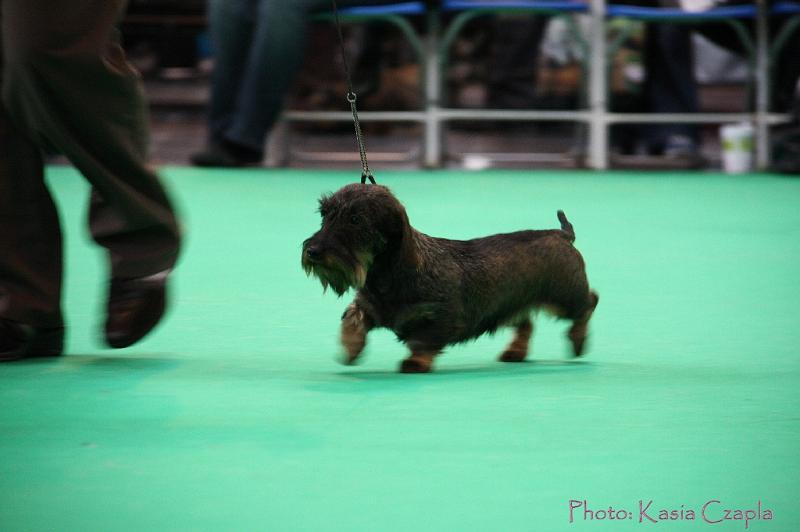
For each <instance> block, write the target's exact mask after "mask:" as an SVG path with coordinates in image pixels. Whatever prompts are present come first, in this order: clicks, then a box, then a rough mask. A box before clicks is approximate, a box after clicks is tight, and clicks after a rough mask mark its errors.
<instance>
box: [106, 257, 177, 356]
mask: <svg viewBox="0 0 800 532" xmlns="http://www.w3.org/2000/svg"><path fill="white" fill-rule="evenodd" d="M168 275H169V271H163V272H160V273H157V274H155V275H151V276H148V277H140V278H136V279H112V280H111V286H110V289H109V295H108V317H107V319H106V326H105V334H106V342H107V343H108V345H109V346H111V347H114V348H122V347H128V346H130V345H133V344H135V343H136V342H138V341H139V340H141V339H142V338H144V337H145V336H146V335H147V333H149V332H150V331H151V330H153V327H155V326H156V324H157V323H158V322H159V321H160V320H161V317H162V316H163V315H164V310H165V309H166V303H167V298H166V285H167V276H168Z"/></svg>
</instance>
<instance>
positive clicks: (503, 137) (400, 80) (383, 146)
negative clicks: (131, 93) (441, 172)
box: [121, 0, 800, 172]
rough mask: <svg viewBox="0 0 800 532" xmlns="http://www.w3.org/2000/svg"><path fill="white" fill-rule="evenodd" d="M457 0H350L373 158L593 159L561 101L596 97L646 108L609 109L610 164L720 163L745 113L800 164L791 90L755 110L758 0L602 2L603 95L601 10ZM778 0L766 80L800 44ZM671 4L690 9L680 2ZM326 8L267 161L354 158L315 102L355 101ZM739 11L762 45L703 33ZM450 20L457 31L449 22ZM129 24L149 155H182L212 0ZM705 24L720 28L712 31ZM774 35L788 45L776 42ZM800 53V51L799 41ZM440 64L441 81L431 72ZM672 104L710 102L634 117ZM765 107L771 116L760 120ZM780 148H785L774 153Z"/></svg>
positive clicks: (201, 112)
mask: <svg viewBox="0 0 800 532" xmlns="http://www.w3.org/2000/svg"><path fill="white" fill-rule="evenodd" d="M402 4H417V3H415V2H405V3H402ZM420 4H421V3H420ZM460 4H466V5H467V7H464V5H459V3H458V2H456V3H455V4H454V3H452V2H451V3H450V5H449V6H448V2H446V1H445V2H428V3H427V5H424V6H423V8H422V9H421V10H420V11H419V12H417V11H412V12H410V13H409V14H405V13H401V14H400V15H399V17H400V18H403V19H404V20H405V21H406V22H407V23H408V24H410V28H412V30H413V33H414V38H413V39H409V36H408V34H407V32H404V31H403V30H402V28H399V27H398V26H397V25H396V24H392V23H390V22H391V21H387V20H386V19H385V18H381V17H374V18H372V17H357V16H353V17H349V16H348V11H347V10H346V9H345V10H343V29H344V38H345V46H346V49H347V53H348V58H349V61H350V63H351V67H352V69H353V77H354V84H355V88H356V92H357V94H358V95H359V108H360V111H361V112H362V113H363V114H364V116H365V119H364V122H365V124H364V129H365V133H366V136H367V142H368V149H369V151H370V158H371V160H372V161H374V163H375V164H380V165H381V166H383V167H391V168H416V167H420V166H429V167H430V166H438V167H455V168H459V167H463V168H467V169H470V168H475V169H479V168H485V167H506V168H529V167H567V168H569V167H578V168H579V167H587V166H593V165H592V163H591V156H590V151H591V150H592V149H593V148H592V147H591V146H590V143H591V142H590V140H589V129H590V127H591V126H590V125H588V122H587V119H586V117H585V116H582V117H580V119H579V120H577V121H575V120H570V119H569V117H566V118H565V117H564V116H561V115H558V112H559V111H568V112H569V111H577V112H578V113H580V112H588V110H590V109H596V107H597V106H598V105H601V106H602V107H603V110H602V112H604V113H613V114H614V115H613V116H619V115H617V113H626V114H629V115H630V116H638V117H639V118H638V119H635V120H638V122H637V123H616V121H612V122H609V123H610V125H609V127H608V130H607V133H606V134H607V138H606V139H603V140H601V141H600V142H602V144H603V148H602V149H603V154H602V158H603V161H604V164H605V165H607V167H611V168H636V169H684V168H692V169H718V168H721V167H722V145H721V142H720V126H721V125H724V124H726V123H740V122H750V123H751V124H752V125H753V126H754V127H755V134H756V135H758V134H759V132H760V131H765V130H766V131H770V132H771V139H770V140H771V143H770V146H769V148H768V149H769V151H770V154H769V156H765V157H764V159H765V160H766V159H768V160H769V162H768V165H766V166H767V167H768V168H770V169H777V170H780V171H790V172H793V171H798V169H800V161H798V160H797V159H800V152H797V153H790V154H789V155H786V153H787V152H792V150H794V149H796V148H797V144H798V141H797V138H798V137H800V135H798V134H797V133H796V131H795V130H796V129H797V125H796V124H797V119H796V117H794V116H793V115H792V109H793V106H796V101H797V96H796V91H795V92H794V93H793V95H792V97H787V96H786V95H783V96H782V101H780V102H778V101H776V97H775V95H774V92H775V88H774V86H773V87H771V88H768V89H767V91H770V90H771V91H772V96H771V98H769V99H771V101H768V102H766V103H765V104H763V105H762V111H763V116H761V117H759V116H757V115H756V113H755V111H756V110H757V108H758V103H759V102H758V96H757V89H758V83H759V80H758V67H757V65H755V64H754V61H755V60H756V59H757V58H758V57H757V56H758V54H759V51H758V50H757V45H758V42H757V41H758V35H757V33H756V31H755V29H756V16H755V13H756V11H755V5H752V6H739V7H749V8H750V9H752V10H753V11H751V12H743V13H739V14H736V15H735V16H734V17H733V18H732V19H717V20H710V21H707V20H695V21H687V20H682V19H681V16H680V15H676V16H675V18H673V19H667V20H664V19H662V20H658V21H656V22H653V21H652V19H651V18H648V17H652V16H653V13H645V15H644V16H643V15H641V14H637V13H636V12H633V11H630V12H626V11H624V9H625V8H626V7H630V6H616V7H621V8H623V11H621V12H620V14H619V15H618V16H617V15H614V14H613V13H614V11H613V10H612V9H613V8H614V5H610V6H605V7H604V8H603V9H607V10H608V13H609V16H606V17H604V21H603V24H604V27H603V28H601V30H600V31H601V32H602V33H603V36H604V46H605V48H606V49H605V52H606V53H605V54H604V55H606V56H607V60H608V61H607V65H606V67H607V68H606V71H605V72H604V74H605V78H606V79H605V80H602V83H603V85H605V86H606V87H607V93H606V97H604V98H601V99H602V100H603V101H595V102H592V101H590V100H592V98H593V97H592V95H591V94H590V89H589V86H590V83H591V80H590V69H591V68H592V67H591V64H592V60H595V61H596V60H597V58H596V56H595V57H592V53H593V46H596V43H597V41H596V40H594V41H593V39H594V37H592V28H593V20H594V21H596V20H597V19H592V15H591V14H590V13H589V12H588V11H589V6H586V5H585V4H583V5H584V6H586V7H585V9H583V10H577V11H575V10H573V9H571V8H570V7H569V6H570V5H571V4H572V5H574V4H575V3H573V2H558V1H552V2H550V4H551V5H552V6H554V7H550V6H548V2H547V1H544V2H541V1H540V2H526V0H522V1H518V2H502V1H501V2H495V4H496V5H497V9H496V10H492V9H487V8H486V6H487V5H489V8H491V4H492V2H476V3H475V4H476V5H479V6H481V7H480V8H479V9H477V11H479V15H478V16H474V17H473V18H469V17H465V16H464V15H465V12H467V11H469V10H470V7H469V4H470V2H461V3H460ZM565 4H566V6H567V7H564V5H565ZM640 4H642V5H644V6H646V9H650V10H653V11H654V12H657V11H658V10H661V13H656V15H655V16H664V17H666V16H668V15H669V14H670V13H673V12H675V11H676V8H670V7H669V6H668V5H667V7H664V5H661V4H653V3H647V2H641V3H640ZM543 5H544V7H543ZM781 5H782V6H783V8H784V10H787V6H788V11H786V13H784V12H783V11H781V14H774V13H773V14H772V15H771V16H770V17H769V18H770V24H771V26H770V29H771V30H772V29H773V28H775V27H777V30H781V32H782V33H781V32H779V31H777V30H773V31H772V34H767V38H768V41H767V43H768V45H769V47H770V50H769V51H770V52H771V53H772V52H775V53H774V54H773V56H774V57H773V56H770V57H768V59H767V60H768V61H770V65H771V66H770V67H765V71H766V74H767V76H768V77H770V79H771V80H773V81H774V80H775V78H776V76H777V77H780V72H776V71H778V70H780V71H785V70H786V67H785V65H784V64H781V62H780V61H779V59H780V57H779V56H780V53H783V54H784V55H786V53H787V50H791V49H792V47H797V40H798V38H800V37H799V36H798V32H797V31H795V29H796V27H797V24H798V21H797V18H798V16H800V15H798V13H800V9H796V12H794V13H793V12H792V10H791V8H792V6H794V7H795V8H797V5H796V4H791V3H789V4H785V5H784V4H781ZM775 6H776V4H770V5H769V7H768V8H769V9H774V8H775ZM676 7H677V10H681V11H687V6H677V4H676ZM706 7H708V6H706ZM688 8H691V5H689V6H688ZM389 9H391V5H390V6H389ZM718 9H725V7H724V6H723V7H722V8H718ZM326 15H329V13H328V14H326V13H325V12H321V13H319V14H314V15H313V16H312V17H311V18H312V20H311V25H310V33H309V36H308V39H307V47H308V49H307V50H306V51H305V56H304V60H303V67H302V69H301V70H300V73H299V74H298V75H297V76H296V78H295V80H294V82H293V84H292V87H291V90H289V91H288V93H287V94H286V107H285V111H286V112H284V114H283V115H282V116H283V118H282V120H281V121H280V122H279V124H278V125H277V126H276V127H275V128H273V130H272V131H271V133H270V135H269V140H268V146H267V147H266V148H265V153H266V156H265V158H264V161H263V164H264V165H267V166H278V167H283V166H288V167H297V166H300V167H314V166H321V167H336V166H342V165H346V166H349V165H352V164H353V163H354V162H356V161H357V160H358V153H357V150H356V149H355V144H354V140H353V126H352V121H348V120H349V119H348V115H347V114H345V115H344V116H343V117H342V116H339V117H338V118H336V119H331V117H323V116H321V115H320V114H319V113H318V112H329V111H334V112H338V113H339V114H340V115H341V113H347V111H348V107H347V103H346V102H345V98H344V95H345V93H346V91H347V85H346V82H345V78H344V70H343V65H342V61H341V57H340V54H339V50H338V46H339V44H338V41H337V36H336V31H335V27H334V25H333V24H332V23H331V19H330V17H329V16H326ZM669 16H672V15H669ZM730 20H735V21H737V22H736V24H741V27H742V30H741V32H740V33H742V32H749V35H748V40H749V41H750V42H749V46H751V47H755V48H754V49H753V50H750V53H751V55H750V56H748V55H747V53H744V54H742V53H735V52H736V49H737V48H741V45H740V44H739V43H734V46H727V47H723V46H720V45H719V44H718V43H719V42H722V43H723V44H726V37H724V36H723V37H722V38H713V39H711V40H710V39H709V38H707V37H708V35H706V33H708V32H707V31H706V28H708V27H711V28H712V30H713V29H714V28H717V27H719V26H720V25H722V26H726V25H730ZM776 21H777V23H776ZM687 22H689V23H687ZM789 22H791V24H789ZM456 25H458V26H459V28H458V31H453V30H454V26H456ZM595 25H596V24H595ZM787 26H792V27H791V28H787ZM121 28H122V31H123V35H124V41H125V46H126V49H127V52H128V54H129V59H130V60H131V61H132V62H133V63H134V64H135V65H136V66H137V67H138V68H139V70H140V71H141V72H142V74H143V77H144V82H145V87H146V91H147V96H148V98H149V101H150V104H151V111H152V125H153V138H152V151H151V154H152V158H153V160H154V162H156V163H163V164H187V163H188V161H189V160H190V158H191V154H192V153H194V152H196V151H197V150H199V149H201V148H202V146H203V145H204V143H205V142H206V136H207V133H206V118H207V105H208V101H209V91H210V88H209V87H210V79H211V78H210V76H211V73H212V72H213V69H214V64H215V57H214V55H215V54H214V43H213V39H211V37H210V33H209V29H208V21H207V14H206V2H204V1H203V0H133V1H132V2H131V3H130V6H129V9H128V13H127V15H126V16H125V18H124V19H123V23H122V26H121ZM787 30H788V31H787ZM737 31H738V30H737ZM448 32H450V34H449V35H448ZM779 33H780V35H779ZM710 34H711V36H712V37H715V35H714V31H711V32H710ZM778 37H780V39H781V40H782V42H781V43H779V44H780V48H781V49H782V50H777V51H776V50H775V48H776V39H777V38H778ZM417 39H418V41H417V42H414V41H415V40H417ZM727 40H728V41H730V40H731V39H730V38H727ZM712 41H716V42H712ZM746 44H747V43H746ZM415 47H416V48H415ZM420 48H421V49H422V54H423V55H422V56H420ZM429 62H430V63H432V64H433V66H431V65H430V64H427V63H429ZM790 62H791V61H790ZM794 62H795V63H798V62H800V56H795V59H794ZM784 63H785V61H784ZM795 66H797V65H796V64H795ZM426 68H427V73H426ZM433 71H435V72H433ZM432 72H433V73H432ZM433 75H435V76H437V80H436V82H437V85H436V86H434V87H431V85H430V83H431V79H430V77H431V76H433ZM426 76H427V78H428V79H427V83H426ZM784 85H785V83H784ZM795 88H796V85H795ZM784 92H786V91H785V90H784ZM594 99H595V100H598V98H597V97H594ZM434 107H435V108H436V109H437V110H439V111H441V110H442V109H446V110H452V111H454V112H455V111H456V110H462V111H470V110H474V111H478V112H480V111H486V110H501V111H503V110H504V111H513V110H523V111H526V112H531V111H543V113H541V114H540V115H538V116H533V115H532V116H531V117H530V118H528V117H526V119H525V120H509V119H508V116H498V117H497V118H498V119H492V118H491V117H487V116H479V114H475V115H469V113H467V114H462V115H457V114H456V115H453V116H454V118H452V119H444V120H438V121H437V123H436V124H435V125H434V126H433V127H431V125H430V123H427V122H426V118H425V117H424V116H422V115H424V114H425V113H428V114H429V116H428V118H430V111H431V109H432V108H434ZM387 111H388V112H398V111H399V112H410V114H409V117H410V118H408V119H406V118H403V119H399V120H398V119H394V118H393V119H389V120H380V121H374V120H372V119H371V118H370V116H369V114H370V113H371V112H378V113H380V112H387ZM309 112H314V113H316V114H314V113H309ZM415 112H416V113H417V115H414V113H415ZM664 112H666V113H699V115H697V116H700V115H705V116H704V117H701V118H700V119H699V120H701V121H702V122H701V123H696V124H687V123H679V124H677V125H676V124H672V125H669V124H664V123H655V122H654V123H647V122H646V120H647V118H646V117H641V116H640V115H641V114H642V113H664ZM548 113H551V115H548ZM438 116H439V118H441V116H442V115H438ZM550 116H553V117H555V118H556V119H555V120H551V119H549V118H550ZM795 116H796V115H795ZM377 118H380V115H377ZM622 120H625V118H623V119H622ZM759 120H763V122H764V124H766V125H765V126H764V127H765V129H762V130H759V129H758V124H757V122H758V121H759ZM639 122H641V123H639ZM662 122H663V120H662ZM767 127H768V128H771V129H766V128H767ZM426 128H428V129H427V130H426ZM786 131H789V134H788V135H787V134H786ZM431 136H435V140H433V141H432V140H431V138H430V137H431ZM431 142H434V148H433V149H434V150H435V154H433V155H431V154H430V150H431ZM426 143H427V144H426ZM754 144H755V143H754ZM775 150H779V151H780V153H779V154H778V156H777V157H776V155H775ZM426 151H427V152H428V153H426ZM776 158H779V159H780V161H779V162H776ZM787 159H788V160H787ZM753 164H754V165H755V164H756V163H755V162H754V163H753ZM594 166H595V167H596V166H597V165H596V164H595V165H594ZM763 166H765V164H762V167H763ZM762 169H763V168H762Z"/></svg>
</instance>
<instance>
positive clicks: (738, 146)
mask: <svg viewBox="0 0 800 532" xmlns="http://www.w3.org/2000/svg"><path fill="white" fill-rule="evenodd" d="M719 136H720V143H721V144H722V169H723V170H724V171H725V173H726V174H744V173H746V172H750V171H751V170H752V169H753V126H752V125H750V124H748V123H741V124H728V125H725V126H722V127H720V128H719Z"/></svg>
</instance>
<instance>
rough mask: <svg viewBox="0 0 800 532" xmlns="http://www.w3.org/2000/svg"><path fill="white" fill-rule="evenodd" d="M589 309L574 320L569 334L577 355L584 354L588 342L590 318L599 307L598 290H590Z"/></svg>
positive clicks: (574, 352)
mask: <svg viewBox="0 0 800 532" xmlns="http://www.w3.org/2000/svg"><path fill="white" fill-rule="evenodd" d="M589 299H590V302H589V309H588V310H587V311H586V312H584V314H583V315H582V316H581V317H580V318H578V319H576V320H575V321H573V322H572V327H570V329H569V332H568V333H567V336H568V337H569V339H570V341H571V342H572V352H573V354H574V355H575V356H576V357H579V356H581V355H582V354H583V348H584V345H585V344H586V336H587V333H588V328H589V320H590V319H591V318H592V314H593V313H594V309H595V308H596V307H597V302H598V301H599V300H600V298H599V296H598V295H597V293H596V292H593V291H592V292H589Z"/></svg>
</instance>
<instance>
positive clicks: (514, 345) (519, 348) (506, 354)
mask: <svg viewBox="0 0 800 532" xmlns="http://www.w3.org/2000/svg"><path fill="white" fill-rule="evenodd" d="M532 333H533V322H531V319H530V318H525V319H524V320H522V321H521V322H520V323H519V324H518V325H517V330H516V332H515V335H514V339H513V340H512V341H511V343H510V344H508V347H507V348H506V350H505V351H503V352H502V353H501V354H500V358H499V359H498V360H500V362H523V361H524V360H525V358H526V357H527V356H528V343H529V342H530V339H531V334H532Z"/></svg>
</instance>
